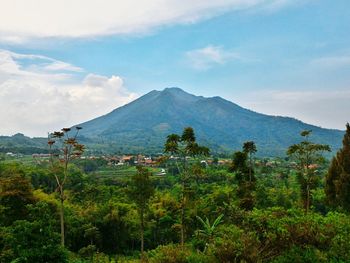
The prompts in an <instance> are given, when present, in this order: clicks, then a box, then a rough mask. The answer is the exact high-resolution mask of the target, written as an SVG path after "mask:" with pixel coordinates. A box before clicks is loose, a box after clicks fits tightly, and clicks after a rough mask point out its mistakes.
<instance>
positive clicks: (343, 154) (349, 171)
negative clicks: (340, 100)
mask: <svg viewBox="0 0 350 263" xmlns="http://www.w3.org/2000/svg"><path fill="white" fill-rule="evenodd" d="M325 192H326V196H327V200H328V202H329V203H330V204H331V205H333V206H338V205H339V206H341V207H342V208H344V209H345V210H346V211H348V212H349V211H350V125H349V123H347V124H346V132H345V134H344V138H343V147H342V148H341V149H340V150H339V151H338V152H337V154H336V156H335V157H333V159H332V162H331V165H330V167H329V169H328V173H327V175H326V187H325Z"/></svg>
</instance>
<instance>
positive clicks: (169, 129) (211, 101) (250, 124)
mask: <svg viewBox="0 0 350 263" xmlns="http://www.w3.org/2000/svg"><path fill="white" fill-rule="evenodd" d="M79 126H82V127H83V131H82V134H83V135H84V136H86V137H88V138H91V139H94V140H95V141H97V142H104V143H106V142H108V143H111V142H113V143H115V144H116V145H118V146H119V147H120V148H121V149H124V150H125V149H128V150H131V151H136V152H137V151H146V152H148V151H152V152H154V151H161V150H162V147H163V144H164V141H165V138H166V136H167V135H168V134H170V133H174V132H175V133H181V131H182V129H183V128H184V127H186V126H191V127H193V128H194V129H195V132H196V135H197V138H198V139H199V141H201V142H202V143H205V144H206V145H208V146H210V147H211V148H214V150H215V149H216V150H218V149H221V150H223V149H226V150H233V149H240V148H241V145H242V143H243V142H244V141H247V140H253V141H255V142H256V144H257V147H258V149H259V152H260V154H262V155H280V154H282V155H283V154H284V153H285V151H286V149H287V147H288V146H289V145H291V144H292V143H296V142H298V141H299V133H300V131H302V130H305V129H310V130H313V136H312V139H313V140H314V141H316V142H319V143H328V144H330V145H331V146H332V148H333V149H337V148H338V147H339V146H340V143H341V138H342V135H343V132H342V131H339V130H330V129H322V128H320V127H316V126H313V125H309V124H305V123H303V122H301V121H298V120H296V119H293V118H288V117H277V116H268V115H264V114H260V113H256V112H253V111H250V110H247V109H244V108H242V107H240V106H238V105H237V104H234V103H232V102H230V101H227V100H224V99H222V98H220V97H212V98H204V97H201V96H194V95H191V94H188V93H186V92H184V91H183V90H181V89H179V88H167V89H164V90H163V91H151V92H150V93H148V94H146V95H144V96H142V97H140V98H139V99H137V100H135V101H133V102H131V103H129V104H127V105H125V106H123V107H120V108H117V109H115V110H113V111H112V112H110V113H109V114H106V115H104V116H101V117H99V118H96V119H93V120H91V121H88V122H85V123H82V124H80V125H79Z"/></svg>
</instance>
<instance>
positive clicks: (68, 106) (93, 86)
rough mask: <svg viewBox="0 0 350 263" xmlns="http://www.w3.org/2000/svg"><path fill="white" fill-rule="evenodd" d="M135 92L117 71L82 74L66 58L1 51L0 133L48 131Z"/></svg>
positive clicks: (103, 109) (105, 110)
mask: <svg viewBox="0 0 350 263" xmlns="http://www.w3.org/2000/svg"><path fill="white" fill-rule="evenodd" d="M80 75H82V76H80ZM136 97H137V95H136V94H134V93H132V92H130V91H128V90H127V89H126V88H125V86H124V83H123V79H122V78H121V77H119V76H111V77H106V76H99V75H95V74H91V73H90V74H84V73H83V69H81V68H79V67H77V66H74V65H71V64H69V63H66V62H63V61H58V60H55V59H52V58H48V57H45V56H38V55H24V54H18V53H14V52H10V51H7V50H0V123H2V125H1V126H0V135H11V134H13V133H14V132H22V133H24V134H26V135H29V136H45V135H46V134H47V132H50V131H54V130H57V129H60V128H62V127H66V126H71V125H74V124H78V123H80V122H83V121H87V120H89V119H92V118H94V117H97V116H100V115H102V114H106V113H108V112H109V111H111V110H113V109H114V108H116V107H118V106H121V105H123V104H125V103H128V102H130V101H131V100H133V99H135V98H136Z"/></svg>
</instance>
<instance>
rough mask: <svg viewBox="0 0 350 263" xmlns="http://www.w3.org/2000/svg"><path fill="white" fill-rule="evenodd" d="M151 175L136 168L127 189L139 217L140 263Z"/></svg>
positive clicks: (150, 190) (142, 255)
mask: <svg viewBox="0 0 350 263" xmlns="http://www.w3.org/2000/svg"><path fill="white" fill-rule="evenodd" d="M151 176H152V173H151V172H150V171H149V170H148V169H147V168H144V167H142V166H138V167H137V173H136V174H135V175H134V176H133V177H132V178H131V182H130V185H129V188H128V194H129V196H130V198H131V199H132V200H133V201H134V202H135V204H136V205H137V208H138V212H139V215H140V232H141V262H144V260H145V258H144V231H145V218H144V215H145V211H146V209H147V207H148V202H149V200H150V199H151V197H152V196H153V195H154V185H153V183H152V180H151Z"/></svg>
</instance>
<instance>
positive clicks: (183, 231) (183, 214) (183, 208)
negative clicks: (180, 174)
mask: <svg viewBox="0 0 350 263" xmlns="http://www.w3.org/2000/svg"><path fill="white" fill-rule="evenodd" d="M184 221H185V181H184V180H183V181H182V198H181V248H182V249H183V248H184V243H185V229H184V228H185V227H184V223H185V222H184Z"/></svg>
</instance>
